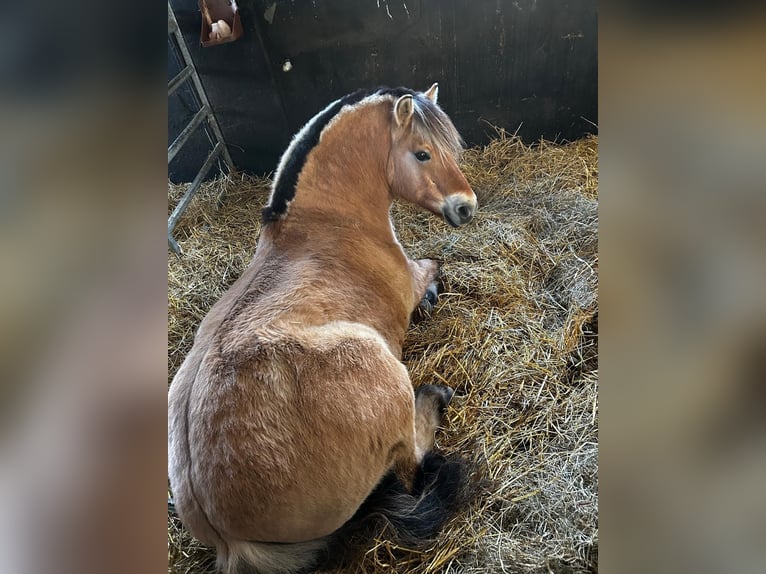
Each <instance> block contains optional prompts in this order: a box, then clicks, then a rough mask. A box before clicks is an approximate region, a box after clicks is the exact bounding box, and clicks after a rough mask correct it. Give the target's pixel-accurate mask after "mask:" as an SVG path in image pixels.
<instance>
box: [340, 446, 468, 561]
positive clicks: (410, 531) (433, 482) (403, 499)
mask: <svg viewBox="0 0 766 574" xmlns="http://www.w3.org/2000/svg"><path fill="white" fill-rule="evenodd" d="M467 483H468V462H467V461H466V460H464V459H462V458H460V457H458V456H455V455H452V456H449V457H445V456H443V455H441V454H436V453H433V452H431V453H428V454H426V455H425V457H423V461H422V462H421V465H420V468H419V470H418V473H417V475H416V476H415V480H414V482H413V489H412V492H408V491H407V489H406V488H405V486H404V484H402V482H401V481H400V480H399V479H398V478H397V477H396V476H395V475H394V474H393V472H390V473H388V474H387V475H386V476H385V477H384V478H383V480H381V482H380V483H379V484H378V486H377V487H376V488H375V490H373V491H372V493H371V494H370V496H368V497H367V499H366V500H365V501H364V503H363V504H362V505H361V506H360V507H359V510H357V512H356V514H354V516H353V517H352V518H351V519H350V520H349V521H348V522H347V523H346V524H344V525H343V527H341V529H340V530H338V531H337V532H335V533H334V534H333V535H332V542H331V544H330V546H329V547H328V556H327V563H328V565H330V566H334V567H337V566H341V565H343V564H346V563H347V562H348V561H349V560H351V559H352V558H354V557H356V556H357V554H358V553H359V552H360V551H361V550H363V549H364V550H366V549H368V548H369V545H370V542H371V541H372V540H373V539H374V537H376V536H380V535H381V534H382V533H384V532H385V533H386V534H387V535H388V536H390V537H391V539H392V541H394V542H395V543H397V544H399V545H401V546H406V547H407V548H420V547H423V546H425V545H426V544H428V543H429V542H431V541H433V539H434V538H435V537H436V535H437V534H438V533H439V531H440V530H441V529H442V527H443V526H444V525H445V523H446V522H447V521H448V520H449V519H450V518H452V516H454V515H455V513H456V512H457V511H458V510H460V509H461V508H462V507H463V506H464V505H466V504H467V503H468V500H469V496H468V489H467Z"/></svg>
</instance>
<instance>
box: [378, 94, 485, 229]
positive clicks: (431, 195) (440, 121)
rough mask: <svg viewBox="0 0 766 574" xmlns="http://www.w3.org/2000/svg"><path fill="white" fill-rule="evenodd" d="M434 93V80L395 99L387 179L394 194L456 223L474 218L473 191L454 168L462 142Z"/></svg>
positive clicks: (453, 223) (466, 221)
mask: <svg viewBox="0 0 766 574" xmlns="http://www.w3.org/2000/svg"><path fill="white" fill-rule="evenodd" d="M438 93H439V87H438V85H437V84H434V85H433V86H431V88H430V89H429V90H428V91H426V92H423V93H420V92H413V93H406V94H404V95H401V96H399V98H398V99H396V100H395V103H394V107H393V115H394V118H393V122H392V125H393V128H392V130H393V133H392V145H391V152H390V155H389V158H388V180H389V184H390V185H391V190H392V192H393V193H394V195H395V196H398V197H401V198H402V199H406V200H407V201H411V202H412V203H415V204H417V205H419V206H421V207H423V208H425V209H427V210H429V211H432V212H433V213H436V214H437V215H443V216H444V219H445V220H446V221H447V223H449V224H450V225H452V226H453V227H459V226H460V225H464V224H466V223H468V222H469V221H471V219H473V215H474V212H475V211H476V206H477V202H476V195H475V194H474V192H473V190H472V189H471V186H470V185H469V184H468V181H467V180H466V179H465V176H464V175H463V173H462V172H461V171H460V168H459V167H458V164H457V161H458V157H459V155H460V151H461V150H462V143H463V142H462V139H461V138H460V135H459V134H458V132H457V130H456V129H455V126H454V125H452V122H451V121H450V119H449V118H448V117H447V114H445V113H444V112H443V111H442V109H441V108H440V107H439V106H438V105H437V104H436V99H437V96H438Z"/></svg>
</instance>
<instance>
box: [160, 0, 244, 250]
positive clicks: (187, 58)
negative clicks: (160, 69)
mask: <svg viewBox="0 0 766 574" xmlns="http://www.w3.org/2000/svg"><path fill="white" fill-rule="evenodd" d="M168 34H169V35H171V36H172V37H173V38H175V45H176V46H177V47H178V50H179V51H180V52H181V59H182V61H183V64H184V68H183V69H182V70H181V71H180V72H179V73H178V75H177V76H176V77H175V78H173V79H172V80H170V82H168V97H169V96H170V95H172V94H173V92H175V91H176V90H177V89H178V88H179V87H180V86H181V84H183V83H184V82H185V81H186V80H188V79H189V78H191V80H192V83H193V84H194V90H195V92H196V94H197V97H198V98H199V101H200V103H201V107H200V110H199V111H198V112H197V113H196V114H195V116H194V117H193V118H192V119H191V121H190V122H189V123H188V124H187V125H186V127H185V128H184V129H183V130H182V131H181V133H180V134H178V137H177V138H176V139H175V141H173V143H172V144H170V145H169V146H168V165H170V162H171V161H173V158H174V157H175V156H176V154H177V153H178V152H179V151H180V150H181V148H182V147H183V146H184V144H185V143H186V142H187V141H188V140H189V137H191V135H192V134H193V133H194V132H195V131H196V130H197V128H199V126H200V125H203V124H204V127H205V133H206V134H207V136H208V139H209V140H210V143H211V144H213V149H212V151H211V152H210V154H209V155H208V156H207V159H206V160H205V163H203V164H202V167H201V168H200V170H199V171H198V172H197V176H196V177H195V178H194V180H193V181H192V182H191V183H190V184H189V187H188V189H187V190H186V193H184V195H183V197H182V198H181V200H180V201H179V202H178V205H176V207H175V209H174V210H173V213H171V214H170V217H169V218H168V246H169V247H170V248H171V249H172V250H173V251H174V252H175V253H177V254H180V253H181V247H180V246H179V245H178V242H177V241H176V240H175V238H174V237H173V230H174V229H175V226H176V223H178V219H179V218H180V217H181V215H182V214H183V212H184V211H185V210H186V208H187V207H188V205H189V203H190V202H191V200H192V198H193V197H194V195H195V194H196V193H197V191H198V190H199V186H200V184H201V183H202V180H203V179H204V178H205V176H206V175H207V172H208V171H210V168H211V167H212V166H213V163H214V162H215V161H216V160H217V159H219V158H223V161H224V163H225V164H226V167H227V168H228V170H229V173H234V172H236V171H237V170H236V168H235V167H234V162H233V161H232V160H231V155H229V150H228V149H227V148H226V142H225V141H224V139H223V133H222V132H221V128H220V126H219V125H218V121H217V120H216V119H215V114H214V113H213V108H212V106H211V105H210V102H209V101H208V99H207V95H206V94H205V88H203V86H202V82H201V81H200V79H199V74H197V70H196V68H195V67H194V63H193V62H192V58H191V54H190V53H189V48H188V47H187V46H186V42H185V41H184V39H183V35H182V34H181V30H180V29H179V27H178V21H177V20H176V15H175V13H174V12H173V8H172V7H171V6H170V2H168ZM211 131H212V134H211V133H210V132H211Z"/></svg>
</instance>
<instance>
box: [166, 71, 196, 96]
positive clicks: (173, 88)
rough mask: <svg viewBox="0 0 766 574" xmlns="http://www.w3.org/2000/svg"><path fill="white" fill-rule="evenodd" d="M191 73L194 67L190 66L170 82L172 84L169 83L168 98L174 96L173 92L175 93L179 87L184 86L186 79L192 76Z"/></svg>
mask: <svg viewBox="0 0 766 574" xmlns="http://www.w3.org/2000/svg"><path fill="white" fill-rule="evenodd" d="M191 73H192V67H191V66H188V65H187V66H186V67H185V68H184V69H183V70H181V71H180V72H178V75H177V76H176V77H175V78H173V79H172V80H170V82H168V96H171V95H173V92H175V91H176V90H177V89H178V86H180V85H181V84H183V83H184V82H185V81H186V79H187V78H188V77H189V76H191Z"/></svg>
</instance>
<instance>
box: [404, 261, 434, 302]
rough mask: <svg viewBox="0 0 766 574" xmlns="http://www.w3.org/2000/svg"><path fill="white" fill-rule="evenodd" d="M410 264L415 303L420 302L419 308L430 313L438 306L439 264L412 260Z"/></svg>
mask: <svg viewBox="0 0 766 574" xmlns="http://www.w3.org/2000/svg"><path fill="white" fill-rule="evenodd" d="M409 264H410V274H411V275H412V287H413V291H414V293H415V301H417V302H418V307H420V308H421V309H423V310H424V311H425V312H427V313H430V312H431V311H433V309H434V307H435V306H436V300H437V299H438V295H439V286H438V283H437V279H438V277H439V262H438V261H434V260H433V259H417V260H415V261H412V260H411V261H410V262H409Z"/></svg>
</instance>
